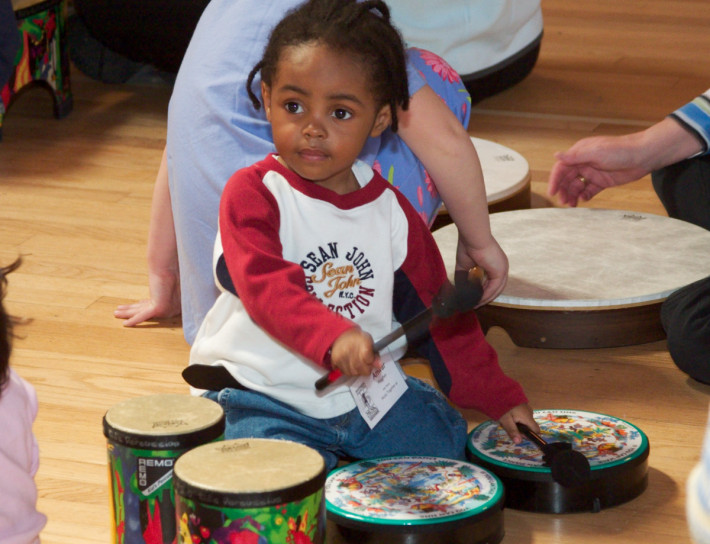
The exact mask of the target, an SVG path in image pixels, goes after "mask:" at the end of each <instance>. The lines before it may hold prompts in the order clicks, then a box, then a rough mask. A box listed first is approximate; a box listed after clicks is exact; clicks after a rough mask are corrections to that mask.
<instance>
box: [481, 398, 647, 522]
mask: <svg viewBox="0 0 710 544" xmlns="http://www.w3.org/2000/svg"><path fill="white" fill-rule="evenodd" d="M534 416H535V421H536V422H537V423H538V424H539V425H540V430H541V432H540V436H541V437H542V438H543V439H544V440H545V441H546V442H569V443H571V444H572V447H573V448H574V449H575V450H577V451H579V452H581V453H583V454H584V456H585V457H586V458H587V459H588V461H589V465H590V468H591V477H590V479H589V481H587V482H585V483H583V484H581V485H578V486H576V487H564V486H562V485H560V484H559V483H557V482H555V481H554V480H553V478H552V475H551V472H550V468H549V467H547V466H545V465H544V463H543V459H542V452H541V451H540V449H539V447H537V446H536V445H534V444H533V443H531V442H529V441H527V440H526V441H523V442H522V443H521V444H518V445H516V444H514V443H513V442H512V441H511V440H510V438H509V437H508V435H507V434H506V432H505V431H504V430H503V428H502V427H500V425H499V424H498V422H496V421H486V422H484V423H482V424H481V425H479V426H477V427H476V428H475V429H473V431H471V433H470V434H469V437H468V444H467V454H468V457H469V459H470V460H471V461H472V462H473V463H477V464H480V465H481V466H483V467H485V468H487V469H488V470H490V471H492V472H494V473H495V474H496V475H497V476H498V477H499V478H500V479H501V480H502V482H503V484H504V486H505V492H506V502H505V505H506V506H507V507H510V508H514V509H518V510H526V511H532V512H547V513H556V514H559V513H565V512H581V511H593V512H597V511H599V510H601V509H602V508H608V507H610V506H615V505H618V504H621V503H624V502H627V501H629V500H631V499H634V498H636V497H637V496H638V495H640V494H641V493H642V492H643V491H644V490H645V489H646V486H647V483H648V455H649V442H648V438H647V437H646V435H645V434H644V432H643V431H642V430H641V429H639V428H638V427H636V426H635V425H632V424H631V423H629V422H628V421H624V420H622V419H619V418H616V417H613V416H609V415H606V414H599V413H595V412H586V411H582V410H536V411H535V412H534Z"/></svg>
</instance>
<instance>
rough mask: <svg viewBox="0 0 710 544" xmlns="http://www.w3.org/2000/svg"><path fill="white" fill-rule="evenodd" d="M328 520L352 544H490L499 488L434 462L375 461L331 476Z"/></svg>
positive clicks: (495, 536) (492, 480)
mask: <svg viewBox="0 0 710 544" xmlns="http://www.w3.org/2000/svg"><path fill="white" fill-rule="evenodd" d="M325 496H326V507H327V510H328V519H329V520H331V521H333V522H334V523H335V524H336V525H337V527H338V530H339V531H340V535H341V536H342V537H343V539H344V542H348V543H353V544H364V543H381V544H398V543H402V544H405V543H406V544H416V543H419V542H421V543H423V544H424V543H426V544H464V543H465V544H495V543H497V542H500V541H501V540H502V538H503V532H504V531H503V510H502V507H503V502H504V494H503V486H502V484H501V482H500V480H499V479H498V478H496V476H495V475H493V474H492V473H490V472H489V471H487V470H485V469H483V468H481V467H478V466H476V465H473V464H470V463H466V462H463V461H455V460H451V459H443V458H438V457H382V458H378V459H371V460H364V461H358V462H355V463H351V464H349V465H346V466H344V467H341V468H339V469H336V470H334V471H332V472H331V473H330V475H329V476H328V479H327V481H326V485H325Z"/></svg>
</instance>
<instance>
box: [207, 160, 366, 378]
mask: <svg viewBox="0 0 710 544" xmlns="http://www.w3.org/2000/svg"><path fill="white" fill-rule="evenodd" d="M219 228H220V236H221V242H222V250H223V252H224V260H225V263H226V265H227V270H228V271H229V276H230V279H231V280H232V283H233V284H234V288H235V290H236V294H237V296H238V297H239V298H240V299H241V301H242V304H244V307H245V308H246V310H247V312H248V313H249V316H250V317H251V318H252V319H253V320H254V322H255V323H256V324H257V325H259V326H260V327H261V328H263V329H264V330H265V331H266V332H267V333H269V334H270V335H271V336H273V337H274V338H276V339H277V340H278V341H279V342H282V343H283V344H285V345H287V346H288V347H289V348H291V349H293V350H294V351H296V352H298V353H300V354H301V355H303V356H304V357H306V358H308V359H310V360H312V361H314V362H315V363H317V364H321V365H325V363H326V361H327V358H326V356H327V353H328V350H329V349H330V347H331V345H332V344H333V342H334V341H335V339H336V338H338V336H340V335H341V334H342V333H343V332H345V331H346V330H348V329H350V328H352V327H354V326H356V325H355V324H354V323H353V322H351V321H349V320H347V319H345V318H344V317H342V316H340V315H338V314H336V313H335V312H332V311H330V310H329V309H328V308H326V307H325V306H324V305H323V304H322V303H321V302H320V301H319V300H318V299H317V298H316V297H314V296H313V295H311V294H309V293H308V292H307V291H306V278H305V273H304V272H303V269H302V268H301V266H300V265H299V264H298V263H293V262H290V261H287V260H285V259H284V258H283V256H282V247H281V241H280V238H279V209H278V205H277V203H276V200H275V199H274V197H273V195H271V193H270V192H269V191H268V190H267V189H266V187H265V186H264V184H263V183H262V181H261V175H260V174H259V170H258V168H255V167H252V168H247V169H244V170H240V171H238V172H237V173H236V174H234V175H233V176H232V178H231V179H230V180H229V182H228V183H227V185H226V187H225V189H224V192H223V193H222V199H221V202H220V213H219Z"/></svg>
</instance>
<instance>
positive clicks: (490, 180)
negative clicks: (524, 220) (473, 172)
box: [433, 138, 530, 229]
mask: <svg viewBox="0 0 710 544" xmlns="http://www.w3.org/2000/svg"><path fill="white" fill-rule="evenodd" d="M471 141H472V142H473V145H474V147H475V148H476V152H477V153H478V158H479V160H480V161H481V170H483V181H484V183H485V184H486V200H487V201H488V211H489V212H491V213H493V212H502V211H507V210H517V209H524V208H529V207H530V166H529V165H528V161H526V160H525V157H523V156H522V155H521V154H520V153H518V152H517V151H514V150H513V149H510V148H508V147H506V146H504V145H501V144H499V143H497V142H492V141H490V140H483V139H481V138H471ZM450 223H451V218H450V217H449V215H448V212H447V211H446V207H445V206H442V207H441V210H440V211H439V217H438V218H437V221H436V223H435V224H434V227H433V229H437V228H439V227H441V226H443V225H448V224H450Z"/></svg>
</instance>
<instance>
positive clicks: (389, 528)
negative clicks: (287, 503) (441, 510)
mask: <svg viewBox="0 0 710 544" xmlns="http://www.w3.org/2000/svg"><path fill="white" fill-rule="evenodd" d="M472 518H475V519H462V520H457V521H455V522H451V521H450V522H444V523H432V524H431V525H419V526H406V525H372V524H368V523H364V522H355V521H353V520H348V519H347V518H344V517H342V516H336V515H334V514H332V513H331V512H328V519H329V521H332V522H333V523H334V524H335V525H336V526H337V528H338V531H339V532H340V535H341V536H342V538H343V541H344V542H347V543H348V544H350V543H352V544H498V543H499V542H501V541H502V540H503V536H504V535H505V530H504V524H503V501H501V503H500V504H499V505H497V506H495V507H493V508H491V509H490V510H488V511H486V512H484V513H481V514H477V515H475V516H472Z"/></svg>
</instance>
